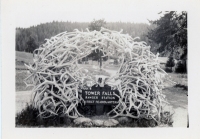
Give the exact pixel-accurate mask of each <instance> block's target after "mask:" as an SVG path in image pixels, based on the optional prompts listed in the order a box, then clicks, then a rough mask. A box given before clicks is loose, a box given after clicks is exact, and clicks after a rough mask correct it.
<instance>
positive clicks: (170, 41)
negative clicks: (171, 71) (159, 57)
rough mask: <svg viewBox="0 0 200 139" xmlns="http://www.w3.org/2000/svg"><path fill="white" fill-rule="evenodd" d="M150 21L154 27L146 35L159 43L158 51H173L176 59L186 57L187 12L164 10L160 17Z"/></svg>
mask: <svg viewBox="0 0 200 139" xmlns="http://www.w3.org/2000/svg"><path fill="white" fill-rule="evenodd" d="M150 23H152V24H154V25H156V27H155V28H154V29H151V30H150V31H149V32H148V35H147V36H148V39H150V40H151V41H154V42H156V43H157V44H159V46H158V47H157V51H158V52H160V53H167V52H173V53H174V57H176V59H187V12H185V11H183V12H181V13H177V12H175V11H171V12H166V13H164V16H162V17H161V18H160V19H158V20H156V21H150ZM180 50H181V51H180Z"/></svg>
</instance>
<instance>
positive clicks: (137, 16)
mask: <svg viewBox="0 0 200 139" xmlns="http://www.w3.org/2000/svg"><path fill="white" fill-rule="evenodd" d="M20 1H21V2H20ZM14 8H15V21H16V27H23V28H26V27H30V26H33V25H38V24H40V23H46V22H52V21H72V22H91V21H92V20H93V19H96V20H98V19H105V21H106V22H117V21H121V22H134V23H149V22H148V20H147V19H149V20H155V19H158V18H159V17H160V16H161V15H159V14H158V13H159V12H160V11H159V10H155V9H145V7H142V6H141V3H137V2H135V3H133V2H131V1H125V2H122V1H119V0H115V1H113V0H110V1H106V0H98V1H91V0H84V1H77V0H73V1H72V0H65V1H63V0H58V1H57V2H55V1H47V0H42V1H40V2H39V1H37V0H31V1H25V0H18V2H17V3H16V4H15V6H14Z"/></svg>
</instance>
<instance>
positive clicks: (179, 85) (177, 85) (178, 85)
mask: <svg viewBox="0 0 200 139" xmlns="http://www.w3.org/2000/svg"><path fill="white" fill-rule="evenodd" d="M175 87H179V88H182V89H183V90H185V91H188V86H185V85H182V84H176V85H175Z"/></svg>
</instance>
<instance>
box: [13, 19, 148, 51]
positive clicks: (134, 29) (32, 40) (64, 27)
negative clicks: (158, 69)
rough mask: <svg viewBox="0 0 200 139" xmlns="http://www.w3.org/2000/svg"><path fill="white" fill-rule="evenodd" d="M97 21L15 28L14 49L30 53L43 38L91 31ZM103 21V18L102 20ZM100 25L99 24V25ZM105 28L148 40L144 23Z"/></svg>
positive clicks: (122, 23)
mask: <svg viewBox="0 0 200 139" xmlns="http://www.w3.org/2000/svg"><path fill="white" fill-rule="evenodd" d="M98 21H101V20H94V21H92V22H91V23H89V22H84V23H83V22H69V21H68V22H58V21H53V22H51V23H44V24H40V25H37V26H31V27H29V28H16V41H15V42H16V47H15V48H16V51H25V52H29V53H32V52H33V51H34V50H35V49H36V48H38V47H39V46H40V45H41V44H43V43H44V40H45V39H46V38H47V39H49V38H51V37H52V36H55V35H57V34H59V33H61V32H64V31H68V32H72V31H73V30H74V29H79V30H83V31H85V29H86V28H89V29H90V30H91V31H92V30H94V29H93V28H91V27H92V24H93V23H94V22H97V23H95V24H94V25H95V26H97V27H98ZM102 21H103V22H105V21H104V20H102ZM101 26H102V25H101V24H100V26H99V27H101ZM103 26H104V27H105V28H108V29H111V30H116V31H120V30H121V29H123V33H125V34H126V33H128V34H129V35H131V36H132V37H133V38H134V37H140V40H141V41H145V42H148V38H147V36H146V34H147V32H148V29H149V28H151V26H150V25H148V24H144V23H130V22H127V23H125V22H108V23H106V22H105V24H104V25H103ZM95 29H96V30H98V29H97V28H95Z"/></svg>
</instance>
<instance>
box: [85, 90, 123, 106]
mask: <svg viewBox="0 0 200 139" xmlns="http://www.w3.org/2000/svg"><path fill="white" fill-rule="evenodd" d="M82 97H83V99H84V100H85V102H86V104H88V105H116V104H118V103H119V102H118V101H119V91H118V90H111V89H107V88H106V89H104V88H101V89H100V88H92V89H91V90H82Z"/></svg>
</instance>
